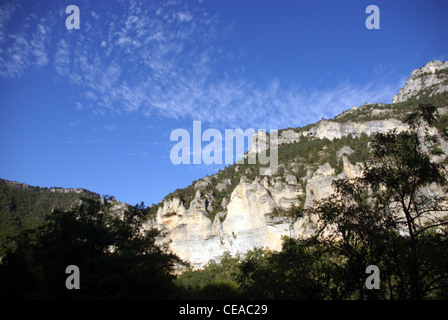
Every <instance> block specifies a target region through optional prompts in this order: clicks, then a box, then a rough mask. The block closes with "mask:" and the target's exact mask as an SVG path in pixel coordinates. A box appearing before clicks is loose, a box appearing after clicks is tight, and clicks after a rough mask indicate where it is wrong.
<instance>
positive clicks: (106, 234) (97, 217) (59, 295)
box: [0, 200, 180, 299]
mask: <svg viewBox="0 0 448 320" xmlns="http://www.w3.org/2000/svg"><path fill="white" fill-rule="evenodd" d="M144 215H145V212H144V208H143V207H142V206H135V207H132V208H130V209H129V210H128V211H126V212H124V215H123V218H119V217H117V216H114V215H109V214H107V207H104V206H102V205H101V204H100V203H99V202H98V201H94V200H90V201H87V200H86V201H85V202H84V204H83V205H82V206H81V207H79V208H78V209H75V210H71V211H64V212H63V211H54V212H53V213H52V214H51V215H49V216H47V217H46V220H45V223H43V224H42V225H40V226H39V227H38V228H36V229H33V230H26V231H24V232H21V233H20V234H19V235H18V236H17V237H15V239H14V246H15V248H14V250H10V251H8V252H7V253H6V255H5V256H4V257H3V259H2V261H1V264H0V282H1V285H0V297H1V298H2V299H160V298H169V297H172V295H173V294H175V292H176V291H175V286H174V282H173V280H174V276H173V272H174V266H175V264H176V263H179V262H180V260H179V259H178V258H177V257H176V256H174V255H171V254H166V253H164V252H163V250H162V248H160V247H158V246H157V245H155V238H156V236H157V235H158V231H156V230H149V231H145V232H143V233H142V232H140V231H139V230H140V228H141V226H142V223H143V221H144V220H145V219H144ZM69 265H76V266H78V267H79V269H80V270H81V286H82V290H67V289H66V287H65V279H66V277H67V275H66V274H65V269H66V267H67V266H69Z"/></svg>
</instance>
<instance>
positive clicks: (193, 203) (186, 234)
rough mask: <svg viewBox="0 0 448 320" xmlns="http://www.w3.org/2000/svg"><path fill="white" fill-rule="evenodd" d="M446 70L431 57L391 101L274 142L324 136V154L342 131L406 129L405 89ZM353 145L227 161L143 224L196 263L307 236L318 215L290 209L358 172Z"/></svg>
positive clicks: (425, 84)
mask: <svg viewBox="0 0 448 320" xmlns="http://www.w3.org/2000/svg"><path fill="white" fill-rule="evenodd" d="M447 71H448V62H444V63H443V62H440V61H433V62H430V63H428V64H427V65H425V66H424V67H422V68H421V69H417V70H415V71H413V72H412V75H411V77H410V78H409V79H408V81H407V82H406V86H405V87H404V88H402V89H401V90H400V91H399V93H398V94H397V95H396V96H395V97H394V98H393V104H391V105H383V104H366V105H364V106H361V107H353V108H352V109H350V110H347V111H346V112H344V113H342V114H341V115H339V116H337V117H335V118H334V119H332V120H321V121H319V122H318V123H317V124H314V125H310V126H306V127H304V128H297V129H291V128H290V129H285V130H280V131H279V134H278V145H279V150H280V149H281V148H282V146H285V147H286V145H288V146H291V148H292V147H299V146H301V145H303V144H306V143H308V144H311V143H313V141H327V142H328V143H327V144H325V145H324V146H323V147H322V150H318V154H319V155H320V158H321V159H324V160H325V159H327V158H325V156H324V155H326V150H327V149H328V148H333V147H334V146H333V144H332V141H336V140H338V139H341V138H344V137H345V138H347V137H350V139H352V140H347V141H358V140H359V141H361V140H362V139H361V138H362V137H365V136H370V135H371V134H373V133H376V132H383V133H385V132H390V131H392V130H397V131H402V130H407V129H408V126H407V125H406V124H405V123H403V122H402V120H403V117H404V116H405V115H406V113H407V112H409V110H410V109H409V106H407V107H406V106H404V107H403V106H401V105H403V103H404V102H406V100H407V99H409V98H410V97H414V98H415V97H416V96H417V97H418V94H419V92H420V93H422V92H425V93H426V94H427V96H428V95H429V97H437V96H438V95H440V94H442V93H444V92H446V91H448V85H447V83H448V73H447ZM428 92H429V94H428ZM400 104H401V105H400ZM439 113H440V114H447V113H448V108H447V106H446V104H445V105H443V106H442V107H440V108H439ZM433 133H434V134H437V129H435V128H433ZM347 139H348V138H347ZM356 139H357V140H356ZM265 140H267V139H266V133H264V132H257V133H256V134H255V135H254V136H253V138H252V147H251V149H250V150H249V151H248V154H256V153H257V152H260V151H261V150H263V148H258V149H257V148H256V145H257V142H258V141H262V142H263V143H262V145H264V141H265ZM359 141H358V142H357V143H359ZM365 148H367V145H366V146H365ZM441 148H442V150H443V151H444V152H445V153H447V152H448V144H446V143H443V144H442V145H441ZM354 149H355V150H354ZM354 149H353V148H352V147H350V146H348V145H343V146H340V147H339V148H338V149H337V150H334V151H332V152H333V154H334V155H335V156H333V158H328V159H333V161H329V162H332V164H330V163H329V162H326V161H315V162H311V163H310V162H309V161H304V159H305V158H306V156H307V154H302V155H299V156H298V157H296V158H294V159H292V160H289V159H288V161H280V165H279V173H278V174H276V175H271V176H269V175H267V176H260V175H257V174H255V175H254V174H250V173H252V171H251V169H250V168H248V167H247V166H241V165H237V164H235V165H233V166H232V167H230V168H227V169H226V170H228V171H230V173H229V176H228V177H226V178H222V177H221V175H220V174H216V175H213V176H207V177H205V178H203V179H201V180H199V181H197V182H196V183H195V184H194V185H193V186H192V189H191V190H192V192H193V193H194V195H193V193H192V195H191V196H190V200H189V201H186V200H185V199H186V198H185V197H183V198H182V197H180V196H177V195H176V194H174V195H172V196H168V197H167V198H166V199H165V200H163V201H162V203H161V204H159V207H158V210H157V213H156V214H155V215H154V216H153V217H152V218H151V219H150V220H149V221H148V223H147V225H146V228H151V227H155V228H157V229H159V230H161V231H162V232H163V234H164V237H161V238H160V239H159V241H160V243H165V244H167V245H168V246H169V248H170V249H171V250H172V251H173V252H174V253H175V254H177V255H178V256H179V257H180V258H181V259H183V260H185V261H188V262H190V264H191V265H192V266H193V267H195V268H200V267H202V266H204V265H205V264H206V263H207V262H209V260H211V259H215V260H219V259H220V257H221V256H222V255H223V254H224V252H226V251H227V252H229V253H230V254H232V255H238V254H244V253H245V252H246V251H247V250H249V249H253V248H254V247H262V248H265V249H270V250H279V249H281V245H282V237H283V236H289V237H294V238H306V237H308V236H310V235H312V234H313V233H314V232H315V230H316V217H300V218H297V217H295V216H293V215H290V214H289V215H288V214H287V213H288V212H291V211H292V210H294V209H297V210H303V208H305V207H310V206H313V204H314V201H318V200H320V199H323V198H326V197H328V196H330V195H331V194H332V192H333V188H332V185H331V183H332V181H333V180H335V179H340V178H354V177H357V176H359V175H360V173H361V163H360V162H357V161H353V160H350V157H352V156H353V154H354V153H356V149H357V147H354ZM444 159H445V156H439V159H438V161H443V160H444ZM242 171H244V172H242ZM235 177H237V178H238V180H237V181H235ZM232 181H233V183H232ZM431 192H435V193H437V192H438V191H437V190H432V191H431ZM218 202H219V203H218ZM217 203H218V205H217ZM282 213H283V214H282ZM285 213H286V214H285Z"/></svg>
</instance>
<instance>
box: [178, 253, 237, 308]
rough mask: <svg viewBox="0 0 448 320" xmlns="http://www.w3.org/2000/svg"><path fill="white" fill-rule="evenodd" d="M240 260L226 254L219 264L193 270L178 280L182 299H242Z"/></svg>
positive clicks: (209, 264) (183, 274)
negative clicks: (239, 274) (238, 280)
mask: <svg viewBox="0 0 448 320" xmlns="http://www.w3.org/2000/svg"><path fill="white" fill-rule="evenodd" d="M238 265H239V259H238V258H234V257H231V256H230V254H229V253H228V252H226V253H224V256H223V257H222V259H221V261H220V262H219V263H217V262H215V261H213V260H212V261H210V262H209V263H208V264H207V265H206V266H205V267H204V268H202V269H200V270H193V269H191V268H189V269H187V270H185V271H184V272H182V274H181V275H179V276H178V278H177V279H176V284H177V286H178V287H179V288H180V292H181V294H180V297H181V298H187V299H200V300H210V299H213V300H215V299H239V298H242V296H241V292H240V288H239V284H238V282H237V281H236V277H237V274H238V271H239V270H238Z"/></svg>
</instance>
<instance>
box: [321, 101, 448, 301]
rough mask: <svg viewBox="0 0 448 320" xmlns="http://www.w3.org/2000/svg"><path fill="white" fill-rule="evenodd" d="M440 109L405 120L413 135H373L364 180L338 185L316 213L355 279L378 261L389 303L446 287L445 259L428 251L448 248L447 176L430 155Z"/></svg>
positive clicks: (422, 110)
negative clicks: (390, 299) (431, 130)
mask: <svg viewBox="0 0 448 320" xmlns="http://www.w3.org/2000/svg"><path fill="white" fill-rule="evenodd" d="M435 111H436V108H435V107H433V106H431V105H418V106H417V107H416V109H415V111H414V112H412V113H411V114H410V115H409V116H408V117H407V119H406V122H407V123H408V124H409V131H404V132H400V133H398V132H396V131H392V132H391V133H385V134H384V133H378V134H376V135H375V137H374V139H373V141H372V143H371V149H372V158H371V159H370V160H369V161H367V162H366V163H365V164H364V167H363V175H362V176H361V177H359V178H355V179H343V180H339V181H336V182H335V183H334V186H335V189H336V194H335V195H333V196H332V197H330V198H328V199H325V200H323V201H321V202H320V203H319V204H318V205H317V207H316V208H315V209H313V210H312V211H313V212H314V213H317V214H318V215H319V218H320V221H321V223H322V226H323V227H322V229H321V233H322V232H323V231H324V230H328V228H331V227H333V228H335V231H336V233H333V234H332V235H331V236H330V238H331V239H330V241H329V243H333V244H334V245H333V248H336V249H337V250H338V251H339V253H340V254H341V255H343V256H344V257H346V258H347V267H348V269H349V270H351V269H352V268H354V271H353V270H351V271H350V272H351V280H352V282H353V283H358V284H359V283H361V282H360V279H361V277H362V271H363V268H365V267H366V266H367V265H368V264H381V267H380V268H382V269H383V271H384V272H382V274H383V276H384V277H385V278H386V279H387V280H388V281H387V283H388V288H389V293H388V295H387V297H388V298H392V299H393V298H401V299H407V298H410V299H422V298H424V297H428V296H430V294H431V292H433V291H434V290H439V289H440V288H441V287H440V285H441V284H442V287H443V286H446V279H447V275H448V270H447V266H446V264H445V265H444V261H445V262H446V259H445V258H443V256H442V257H441V259H437V258H433V259H428V250H429V251H431V250H432V251H437V250H438V248H439V247H434V248H431V247H430V246H429V245H428V243H437V244H438V245H441V244H442V243H444V244H446V243H447V239H446V233H445V231H446V229H444V228H445V226H446V225H447V224H448V220H447V219H446V215H447V213H448V211H447V206H446V201H447V197H446V194H447V186H448V183H447V180H446V171H445V168H444V166H443V165H442V164H441V163H440V162H439V163H437V162H435V161H433V159H432V158H431V155H430V153H429V152H428V151H429V150H431V148H432V146H434V145H437V144H438V143H439V142H440V141H439V139H440V136H439V135H436V134H432V133H431V132H430V125H432V124H434V123H435V121H436V119H437V115H436V114H435ZM442 138H443V136H442ZM437 187H438V188H439V189H437ZM437 190H439V191H440V194H437V192H436V191H437ZM436 231H438V233H437V232H436ZM444 259H445V260H444ZM357 266H358V267H357ZM346 280H347V281H348V280H350V279H346ZM349 282H350V281H348V282H346V284H348V283H349ZM444 288H445V289H443V290H446V287H444ZM355 291H357V292H358V294H359V296H360V298H363V297H364V296H365V294H371V292H370V291H366V290H365V288H363V287H362V286H361V287H359V288H358V289H357V290H355ZM355 291H353V290H352V292H355ZM383 297H386V295H383Z"/></svg>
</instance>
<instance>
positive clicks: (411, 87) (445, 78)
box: [392, 60, 448, 103]
mask: <svg viewBox="0 0 448 320" xmlns="http://www.w3.org/2000/svg"><path fill="white" fill-rule="evenodd" d="M423 90H426V91H428V93H429V95H430V96H432V95H435V94H439V93H442V92H445V91H448V61H445V62H442V61H438V60H436V61H431V62H429V63H427V64H426V65H425V66H423V67H422V68H420V69H416V70H414V71H412V74H411V77H410V78H409V79H408V80H407V82H406V84H405V86H404V87H403V88H402V89H400V92H399V93H398V94H397V95H396V96H395V97H394V98H393V99H392V103H399V102H403V101H406V100H407V99H409V98H412V97H415V96H417V95H418V94H421V92H422V91H423Z"/></svg>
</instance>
